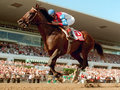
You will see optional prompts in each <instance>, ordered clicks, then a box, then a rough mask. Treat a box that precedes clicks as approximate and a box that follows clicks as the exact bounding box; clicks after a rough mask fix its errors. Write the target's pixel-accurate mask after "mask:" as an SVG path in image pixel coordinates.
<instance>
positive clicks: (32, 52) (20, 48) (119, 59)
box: [0, 41, 120, 64]
mask: <svg viewBox="0 0 120 90" xmlns="http://www.w3.org/2000/svg"><path fill="white" fill-rule="evenodd" d="M0 52H1V53H7V54H16V55H29V56H45V57H48V54H47V53H46V52H45V51H44V49H43V47H37V46H28V45H22V44H17V43H12V42H5V41H0ZM104 56H105V59H104V60H101V59H100V57H99V56H98V55H97V54H96V53H94V52H90V53H89V55H88V60H89V61H94V62H105V63H114V64H120V55H115V54H108V53H104ZM60 58H64V59H65V58H67V59H73V58H72V57H71V56H70V55H67V54H66V55H64V56H61V57H60Z"/></svg>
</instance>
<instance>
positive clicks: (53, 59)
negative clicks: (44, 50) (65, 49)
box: [48, 49, 62, 81]
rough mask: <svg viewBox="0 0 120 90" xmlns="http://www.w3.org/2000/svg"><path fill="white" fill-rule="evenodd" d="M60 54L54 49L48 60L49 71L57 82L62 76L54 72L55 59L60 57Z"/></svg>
mask: <svg viewBox="0 0 120 90" xmlns="http://www.w3.org/2000/svg"><path fill="white" fill-rule="evenodd" d="M60 53H61V52H60V51H59V50H58V49H56V50H55V51H54V52H53V54H52V55H51V57H50V60H49V61H48V65H49V66H50V71H51V72H52V73H53V75H54V76H55V77H56V78H57V79H58V80H59V79H60V77H61V76H62V74H60V73H58V72H56V71H55V64H56V61H57V58H58V57H59V56H60ZM59 81H60V80H59Z"/></svg>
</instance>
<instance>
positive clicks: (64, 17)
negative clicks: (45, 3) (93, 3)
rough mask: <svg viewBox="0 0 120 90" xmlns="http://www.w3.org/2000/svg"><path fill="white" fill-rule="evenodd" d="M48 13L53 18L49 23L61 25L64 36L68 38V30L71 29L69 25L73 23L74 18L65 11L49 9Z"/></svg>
mask: <svg viewBox="0 0 120 90" xmlns="http://www.w3.org/2000/svg"><path fill="white" fill-rule="evenodd" d="M48 14H49V15H51V16H52V17H53V18H54V20H53V21H52V23H51V24H52V25H59V26H62V27H63V28H64V29H65V30H62V31H63V32H64V33H65V34H66V37H67V38H68V37H69V35H68V32H70V31H71V30H70V28H69V26H70V25H72V24H74V22H75V18H74V17H73V16H71V15H70V14H68V13H65V12H55V10H54V9H49V10H48ZM67 31H68V32H67Z"/></svg>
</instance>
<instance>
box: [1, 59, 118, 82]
mask: <svg viewBox="0 0 120 90" xmlns="http://www.w3.org/2000/svg"><path fill="white" fill-rule="evenodd" d="M36 66H39V67H41V68H42V69H41V68H39V69H38V68H36ZM43 68H44V69H43ZM57 68H58V69H60V68H61V70H58V69H57ZM63 68H72V69H76V65H61V64H57V65H56V70H57V71H59V72H60V73H63V72H64V71H63ZM49 70H50V69H49V67H48V65H47V64H40V63H37V64H32V63H24V62H20V61H16V62H14V61H6V60H0V82H2V83H3V82H7V83H22V82H28V83H41V82H47V80H48V73H49ZM73 75H74V74H73V73H72V74H70V75H64V76H63V78H64V81H66V80H69V81H71V79H72V78H73ZM78 80H79V82H80V83H84V82H85V81H90V82H94V81H95V80H97V82H100V83H113V82H117V83H119V82H120V70H119V69H103V68H89V67H87V68H86V69H85V71H82V73H80V74H79V78H78Z"/></svg>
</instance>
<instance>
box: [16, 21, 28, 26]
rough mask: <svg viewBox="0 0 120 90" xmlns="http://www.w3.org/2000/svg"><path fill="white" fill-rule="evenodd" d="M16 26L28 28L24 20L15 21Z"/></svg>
mask: <svg viewBox="0 0 120 90" xmlns="http://www.w3.org/2000/svg"><path fill="white" fill-rule="evenodd" d="M17 23H18V25H20V27H22V28H27V27H28V23H27V22H25V21H24V20H22V19H20V20H18V21H17Z"/></svg>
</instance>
